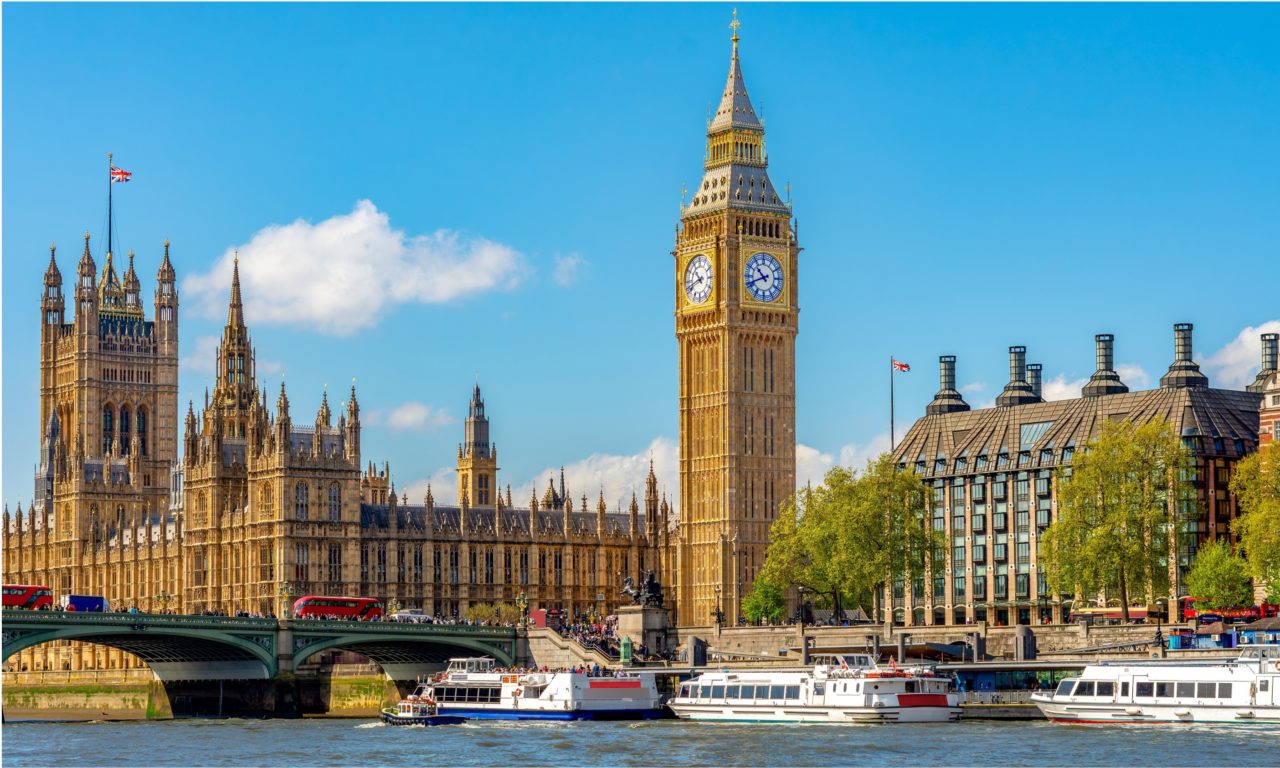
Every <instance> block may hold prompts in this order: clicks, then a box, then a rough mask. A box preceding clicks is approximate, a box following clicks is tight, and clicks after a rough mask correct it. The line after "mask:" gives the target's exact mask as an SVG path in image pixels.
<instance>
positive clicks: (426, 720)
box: [382, 709, 467, 725]
mask: <svg viewBox="0 0 1280 768" xmlns="http://www.w3.org/2000/svg"><path fill="white" fill-rule="evenodd" d="M466 721H467V718H465V717H461V716H459V715H424V716H421V717H410V716H405V715H400V714H398V713H397V712H396V711H395V710H388V709H384V710H382V722H384V723H387V724H388V725H460V724H462V723H465V722H466Z"/></svg>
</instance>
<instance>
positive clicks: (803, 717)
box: [671, 705, 961, 724]
mask: <svg viewBox="0 0 1280 768" xmlns="http://www.w3.org/2000/svg"><path fill="white" fill-rule="evenodd" d="M671 709H672V711H673V712H675V714H676V717H679V718H681V719H682V720H708V721H722V722H754V723H827V724H831V723H946V722H952V721H956V720H959V719H960V713H961V710H960V707H804V706H789V707H717V706H710V707H702V706H697V705H693V706H690V705H672V706H671Z"/></svg>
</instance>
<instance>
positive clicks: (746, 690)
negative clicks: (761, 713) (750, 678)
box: [742, 685, 764, 699]
mask: <svg viewBox="0 0 1280 768" xmlns="http://www.w3.org/2000/svg"><path fill="white" fill-rule="evenodd" d="M761 687H762V686H758V685H744V686H742V698H744V699H763V698H764V696H761V695H760V694H761V693H762V691H761V690H760V688H761Z"/></svg>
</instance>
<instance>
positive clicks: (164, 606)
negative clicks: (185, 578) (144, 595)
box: [156, 589, 173, 613]
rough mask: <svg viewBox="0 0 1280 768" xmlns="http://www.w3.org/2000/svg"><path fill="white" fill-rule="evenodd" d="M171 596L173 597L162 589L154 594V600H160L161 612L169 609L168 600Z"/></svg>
mask: <svg viewBox="0 0 1280 768" xmlns="http://www.w3.org/2000/svg"><path fill="white" fill-rule="evenodd" d="M172 598H173V595H171V594H169V593H168V592H166V591H165V590H163V589H162V590H160V594H158V595H156V600H158V601H159V602H160V612H161V613H166V612H167V611H168V610H169V600H171V599H172Z"/></svg>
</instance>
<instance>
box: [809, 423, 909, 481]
mask: <svg viewBox="0 0 1280 768" xmlns="http://www.w3.org/2000/svg"><path fill="white" fill-rule="evenodd" d="M887 450H889V433H888V432H881V433H880V434H878V435H876V436H875V437H873V438H871V439H870V440H868V441H867V442H865V443H848V444H846V445H843V446H841V447H840V452H839V458H840V464H841V465H842V466H845V467H849V468H851V469H854V470H856V471H859V472H861V471H862V470H863V469H865V468H866V466H867V462H868V461H870V460H872V459H874V458H876V457H877V456H879V455H880V454H882V453H884V452H885V451H887ZM834 465H835V456H834V455H833V454H830V453H824V452H822V451H820V450H818V449H817V448H813V447H811V446H808V445H805V444H804V443H797V444H796V487H797V488H804V487H805V486H806V485H808V484H809V483H812V484H813V485H819V484H820V483H822V479H823V478H824V477H826V474H827V470H829V469H831V467H832V466H834Z"/></svg>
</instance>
